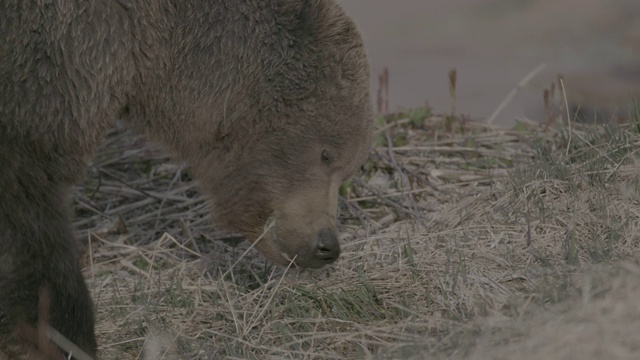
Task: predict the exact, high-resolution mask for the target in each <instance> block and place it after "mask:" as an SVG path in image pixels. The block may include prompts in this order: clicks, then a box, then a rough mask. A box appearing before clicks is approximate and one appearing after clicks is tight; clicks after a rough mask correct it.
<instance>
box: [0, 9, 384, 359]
mask: <svg viewBox="0 0 640 360" xmlns="http://www.w3.org/2000/svg"><path fill="white" fill-rule="evenodd" d="M0 34H1V39H0V333H1V334H4V335H7V334H10V333H11V332H12V331H13V330H12V329H14V328H15V326H16V324H18V323H21V322H26V323H28V324H32V325H33V324H36V322H37V318H38V316H37V308H38V292H39V291H40V289H42V288H44V289H46V291H47V293H48V297H49V303H50V307H49V309H50V316H49V321H50V324H51V326H52V327H53V328H54V329H56V330H57V331H59V332H60V333H62V335H64V336H65V337H67V338H68V339H69V340H71V341H72V342H73V343H75V344H76V345H78V346H79V347H80V348H81V349H83V350H84V351H86V352H87V353H88V354H90V355H91V356H95V355H96V347H97V346H96V340H95V335H94V314H93V305H92V301H91V299H90V295H89V292H88V289H87V286H86V284H85V282H84V279H83V276H82V273H81V267H80V265H79V256H80V254H81V246H80V244H79V242H77V240H76V239H74V232H73V228H72V225H71V222H70V212H69V207H68V206H67V203H68V200H69V199H68V195H69V188H70V185H72V184H73V183H75V182H77V181H79V179H80V178H81V174H82V173H83V167H84V166H85V164H86V162H87V161H88V159H89V158H90V156H91V155H92V152H93V151H94V150H95V149H96V146H97V145H99V144H100V141H101V140H102V139H103V137H104V136H105V133H106V131H107V130H108V129H109V128H110V127H111V126H112V124H113V123H114V121H115V120H117V119H118V118H121V119H123V120H124V121H125V122H126V123H128V124H129V125H130V126H131V127H133V128H134V129H137V131H141V132H144V133H145V134H148V136H149V138H151V139H152V140H155V141H158V142H160V143H162V144H164V145H165V146H166V147H167V148H168V149H170V150H172V151H173V152H174V153H175V155H176V157H177V158H179V159H182V160H185V161H187V162H188V163H189V164H190V166H191V169H192V172H193V174H194V177H196V178H197V179H199V181H200V183H201V185H202V188H203V191H205V192H206V193H208V194H209V195H210V198H211V201H212V203H213V208H214V212H213V217H214V220H215V223H216V224H218V225H219V226H221V227H222V228H225V229H227V230H229V231H233V232H239V233H242V234H244V235H245V236H246V237H247V239H249V240H250V241H254V242H255V241H256V239H258V238H259V237H260V235H261V234H262V233H263V232H265V234H266V235H265V236H264V237H262V238H260V240H259V241H258V242H257V244H256V248H257V249H258V250H259V251H260V252H261V253H262V254H263V255H264V256H265V257H266V258H268V259H270V260H271V261H273V262H275V263H277V264H288V263H289V262H290V261H293V263H294V264H295V265H297V266H299V267H309V268H318V267H321V266H323V265H325V264H329V263H331V262H333V261H335V260H336V258H337V257H338V255H339V253H340V246H339V243H338V240H337V236H336V221H337V220H336V215H337V203H338V188H339V185H340V183H341V182H342V181H343V180H344V179H345V178H347V177H348V176H350V174H351V173H352V172H353V171H354V170H355V169H357V168H358V166H359V164H360V163H361V162H363V161H364V159H365V158H366V156H367V154H368V149H369V146H370V142H371V136H372V134H371V132H372V131H371V130H372V114H371V104H370V100H371V99H370V95H369V68H368V63H367V58H366V53H365V50H364V45H363V41H362V38H361V35H360V33H359V32H358V30H357V28H356V26H355V25H354V23H353V21H352V20H351V19H350V18H349V17H348V16H347V15H346V14H345V13H344V12H343V10H342V9H341V8H340V6H339V5H337V4H336V2H335V1H334V0H262V1H246V0H211V1H195V2H193V1H169V0H146V1H132V0H118V1H111V0H94V1H82V0H59V1H55V0H39V1H36V0H4V1H2V2H0ZM267 224H268V225H269V226H266V225H267ZM265 229H267V230H265ZM5 338H9V339H10V338H11V336H9V335H7V336H5Z"/></svg>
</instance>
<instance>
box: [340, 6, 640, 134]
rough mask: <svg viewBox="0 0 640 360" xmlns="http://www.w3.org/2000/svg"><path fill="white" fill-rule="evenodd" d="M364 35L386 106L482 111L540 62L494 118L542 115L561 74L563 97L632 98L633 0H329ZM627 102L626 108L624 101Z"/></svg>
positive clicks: (600, 105) (639, 88)
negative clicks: (453, 73)
mask: <svg viewBox="0 0 640 360" xmlns="http://www.w3.org/2000/svg"><path fill="white" fill-rule="evenodd" d="M338 1H339V2H340V3H341V4H342V6H343V7H344V8H345V10H346V11H347V12H348V13H349V15H350V16H352V17H353V19H354V20H355V21H356V22H357V24H358V26H359V27H360V30H361V32H362V33H363V36H364V38H365V43H366V46H367V48H368V53H369V57H370V58H369V60H370V63H371V71H372V91H373V95H374V96H375V94H376V91H377V88H378V75H379V74H380V73H381V72H382V71H383V69H384V68H385V67H386V68H388V71H389V98H388V101H389V105H390V106H389V110H391V111H395V110H398V109H401V108H409V107H416V106H422V105H424V104H425V102H426V103H428V104H429V105H430V106H431V107H432V108H433V110H434V111H435V112H438V113H440V112H448V111H449V110H450V108H451V96H450V95H449V78H448V75H447V74H448V72H449V70H450V69H451V68H456V69H457V90H456V99H457V106H456V107H457V112H458V114H462V115H469V116H470V117H471V118H474V119H486V118H488V117H489V116H490V115H491V114H492V113H493V112H494V111H495V110H496V108H498V106H499V105H500V103H501V102H502V101H503V100H504V99H505V97H506V96H507V94H508V93H509V92H510V91H512V89H514V88H515V87H517V85H518V83H519V82H520V81H521V80H522V79H523V78H525V77H526V76H527V75H528V74H530V73H531V72H532V71H533V70H534V69H535V68H537V67H538V66H540V65H541V64H546V67H545V68H544V69H543V70H542V71H540V72H538V73H537V74H536V75H535V76H534V77H533V78H531V80H530V81H529V82H528V83H527V85H526V86H524V87H523V88H521V89H520V90H519V91H518V92H517V94H516V95H515V97H514V98H513V99H512V100H511V101H510V102H509V103H508V105H507V106H506V108H504V110H503V111H502V112H501V113H500V115H499V116H498V117H497V118H496V119H495V123H496V124H503V125H509V124H512V123H513V122H514V120H515V119H516V118H528V119H530V120H534V121H543V117H544V113H545V107H544V102H543V92H544V89H545V88H549V87H550V84H551V83H552V82H557V75H558V74H562V75H563V76H564V77H565V78H564V85H565V89H566V93H567V99H568V101H569V102H570V103H571V105H572V106H576V105H581V106H582V107H583V108H584V109H586V108H594V107H595V108H597V109H598V111H603V112H605V113H609V112H615V111H627V110H628V105H629V104H631V103H632V102H631V97H632V96H636V97H638V98H640V1H639V0H453V1H451V0H396V1H391V0H338ZM625 107H627V108H625Z"/></svg>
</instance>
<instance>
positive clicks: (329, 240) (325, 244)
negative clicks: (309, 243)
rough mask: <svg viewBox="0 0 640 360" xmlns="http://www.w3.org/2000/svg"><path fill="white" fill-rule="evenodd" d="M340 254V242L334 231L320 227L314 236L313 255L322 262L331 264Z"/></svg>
mask: <svg viewBox="0 0 640 360" xmlns="http://www.w3.org/2000/svg"><path fill="white" fill-rule="evenodd" d="M339 256H340V242H338V236H337V235H336V233H335V231H333V230H330V229H322V230H320V232H318V235H317V236H316V252H315V257H316V259H318V260H321V261H322V262H323V263H324V264H331V263H332V262H334V261H336V260H337V259H338V257H339Z"/></svg>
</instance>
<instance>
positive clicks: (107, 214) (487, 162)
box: [75, 109, 640, 359]
mask: <svg viewBox="0 0 640 360" xmlns="http://www.w3.org/2000/svg"><path fill="white" fill-rule="evenodd" d="M378 129H379V130H378V132H377V134H376V148H375V150H374V151H372V153H371V156H370V160H369V161H368V162H367V163H366V164H365V165H364V166H363V170H362V173H361V174H359V175H358V176H357V177H355V178H354V179H353V181H351V182H349V183H347V184H344V185H343V187H342V188H341V194H342V198H341V224H342V225H341V229H340V230H341V232H342V234H343V235H342V244H343V255H342V257H341V259H340V260H339V261H338V262H337V263H335V264H334V265H332V266H330V267H328V268H325V269H321V270H315V271H311V270H297V269H286V268H279V267H273V266H272V265H270V264H269V263H267V262H266V261H265V260H264V259H263V258H262V257H261V256H260V255H259V254H258V253H257V252H256V251H255V250H253V249H249V246H248V244H247V243H246V242H242V241H241V240H242V238H241V237H239V236H237V235H234V234H226V233H223V232H219V231H216V230H215V229H214V228H213V227H212V226H211V225H210V224H209V223H208V212H209V210H210V207H209V205H208V203H207V200H206V198H204V197H202V196H201V195H199V193H198V191H197V183H196V182H194V181H193V180H192V179H191V178H190V176H189V173H188V169H187V168H186V167H185V166H184V165H180V164H173V163H171V162H170V161H169V160H168V157H167V156H166V154H165V153H164V152H162V150H161V149H159V148H157V147H154V146H151V145H149V144H147V143H145V142H144V141H143V140H142V139H141V138H140V137H137V136H135V135H133V134H131V133H129V132H127V131H126V130H124V129H116V130H114V132H113V133H112V134H111V135H110V137H109V140H108V141H107V143H106V144H105V145H104V146H103V147H102V149H101V151H100V153H99V155H98V156H97V157H96V158H95V160H94V161H93V164H92V165H91V168H90V170H89V173H88V178H87V180H86V181H85V183H84V184H83V185H82V186H79V187H77V188H76V194H75V195H76V196H75V207H76V214H77V216H78V218H77V223H76V225H77V228H78V230H79V234H80V236H81V239H83V240H84V241H85V243H86V244H87V249H88V250H89V255H88V256H87V259H86V269H85V273H86V278H87V281H88V283H89V286H90V290H91V291H92V294H93V298H94V299H95V301H96V303H97V311H98V328H97V331H98V336H99V339H98V340H99V343H100V351H101V358H105V359H138V358H147V359H160V358H171V359H177V358H183V359H218V358H225V359H355V358H380V359H386V358H394V359H405V358H406V359H409V358H416V359H417V358H425V357H429V358H494V357H495V358H499V356H503V358H508V357H509V355H510V354H513V352H517V351H522V352H523V354H531V357H530V358H540V357H541V356H542V355H544V356H547V357H549V358H554V357H557V358H567V359H568V358H570V357H561V356H560V355H561V354H563V353H561V352H560V350H562V351H564V352H565V353H568V354H570V353H572V351H573V350H572V349H574V348H575V349H576V351H578V348H580V349H586V348H585V347H583V344H582V343H583V342H584V341H589V340H588V338H589V337H591V336H596V334H598V331H596V330H593V331H588V330H589V329H590V328H589V326H588V324H589V323H588V321H590V320H589V319H592V318H593V321H600V320H598V319H601V318H602V319H605V318H606V319H610V320H611V321H608V322H607V321H606V320H602V321H601V323H602V324H604V325H602V326H604V328H602V327H601V328H599V329H603V330H601V332H602V331H604V332H607V331H609V330H608V328H607V327H611V330H610V331H611V333H610V334H609V335H608V336H612V335H611V334H614V333H615V334H617V333H618V332H627V331H631V330H633V327H638V326H639V325H638V324H635V323H632V322H633V319H634V316H636V317H637V315H633V314H635V313H634V311H636V312H637V310H638V309H637V307H635V308H634V307H633V306H634V305H633V304H634V303H633V301H632V300H633V298H634V297H635V295H634V294H635V293H634V291H636V292H637V289H638V288H640V287H638V286H637V284H636V283H634V282H633V276H627V277H624V278H621V279H620V280H615V281H618V283H619V284H621V285H619V286H618V285H615V284H614V283H613V282H612V283H611V284H614V285H611V284H609V283H608V282H607V281H604V280H603V281H600V282H598V284H600V285H598V286H595V287H594V286H593V285H589V286H592V287H591V288H589V289H587V290H585V286H587V285H585V284H587V283H586V282H584V281H582V280H579V277H576V276H578V275H579V274H583V273H584V272H585V269H589V271H591V272H593V271H595V270H593V268H594V267H595V268H598V267H604V268H607V267H611V266H614V265H610V264H616V263H618V262H620V261H627V263H626V264H630V262H629V261H634V259H636V258H638V256H637V255H638V250H639V249H640V247H639V245H640V235H639V232H638V224H639V223H638V218H639V217H640V195H639V192H638V186H639V185H638V184H640V182H639V181H638V180H639V176H640V172H639V171H638V160H639V157H638V156H637V154H636V149H638V148H639V145H640V144H639V142H640V136H638V131H637V129H636V128H635V127H634V126H630V125H626V126H616V127H610V128H609V127H602V126H600V127H586V126H580V127H577V126H576V125H573V128H572V129H571V131H568V130H567V127H566V126H562V125H558V126H554V127H550V128H544V127H543V126H538V125H534V124H528V123H520V124H518V125H517V126H516V127H514V128H513V129H506V128H499V127H492V126H488V125H485V124H483V123H480V122H475V121H471V120H464V119H462V120H461V119H453V118H450V117H439V116H433V115H431V114H430V113H429V111H428V110H426V109H417V110H413V111H411V112H407V113H403V114H394V115H389V116H386V117H384V118H380V119H379V121H378ZM629 266H630V265H629ZM636 266H637V265H636ZM609 273H611V274H613V273H615V272H609ZM609 273H608V274H609ZM594 274H596V275H594V276H601V275H597V274H599V273H598V272H594ZM616 274H617V273H616ZM602 276H604V275H602ZM604 278H605V279H609V277H604ZM612 281H613V280H612ZM616 284H617V283H616ZM634 284H635V285H634ZM577 289H578V290H577ZM576 291H578V292H580V291H581V292H582V293H584V294H587V295H586V296H587V301H586V302H585V300H584V299H583V298H581V297H580V296H577V295H575V294H576ZM616 291H617V292H616ZM609 292H611V294H609ZM624 296H627V297H626V299H627V300H619V299H620V298H621V297H624ZM576 299H578V300H579V301H578V300H576ZM580 299H582V300H580ZM603 299H604V300H603ZM599 301H600V302H599ZM602 301H604V302H606V304H609V305H610V306H611V307H612V308H611V309H614V308H615V309H619V306H628V308H624V309H622V310H620V311H618V312H615V311H616V310H614V311H613V312H614V314H613V315H611V317H608V316H607V315H602V314H599V313H598V311H599V310H598V309H600V308H601V307H602V306H606V305H602V304H604V303H602ZM566 304H571V306H567V305H566ZM573 304H581V306H583V307H581V308H576V307H575V306H573ZM585 304H586V305H585ZM589 304H592V305H593V307H591V308H589V307H585V306H587V305H589ZM619 304H626V305H619ZM563 306H564V307H563ZM598 306H600V307H598ZM617 306H618V307H617ZM624 311H628V312H624ZM597 313H598V314H599V315H598V314H597ZM536 314H537V315H536ZM540 314H542V315H540ZM563 319H564V320H563ZM625 319H626V321H627V322H626V323H625V324H626V325H625V324H622V323H624V320H625ZM620 322H622V323H620ZM619 323H620V324H619ZM554 324H555V325H554ZM618 325H619V326H618ZM575 329H581V330H580V331H581V332H580V334H579V335H576V336H573V337H571V336H568V334H567V333H566V332H567V331H569V330H571V331H574V330H575ZM601 332H600V333H601ZM637 333H638V332H637V331H636V332H633V333H629V334H627V338H628V339H629V340H630V341H631V340H633V341H635V339H634V338H633V337H634V335H635V334H637ZM563 334H565V335H567V336H565V337H563V336H560V335H563ZM560 340H562V341H564V342H563V345H559V343H557V341H560ZM554 341H555V345H553V344H554ZM633 341H631V343H633ZM635 343H637V341H635ZM590 344H591V345H592V347H593V348H595V344H596V343H595V342H592V343H590ZM597 344H599V346H602V347H605V348H607V349H609V350H610V352H608V353H607V352H605V353H603V354H614V352H611V351H618V350H615V349H620V346H621V345H620V343H619V342H605V341H601V342H599V343H597ZM610 344H611V346H610V347H608V346H609V345H610ZM545 346H546V348H545ZM553 346H557V347H559V348H554V347H553ZM614 347H615V349H614ZM540 349H542V350H540ZM623 350H624V351H628V352H629V353H631V354H635V355H636V356H638V354H640V350H637V349H636V348H632V347H630V348H624V349H623ZM527 351H528V352H527ZM536 351H537V352H536ZM620 351H622V350H620ZM615 354H617V353H615ZM625 354H626V353H625ZM480 355H483V356H484V355H486V357H483V356H480ZM556 355H557V356H556ZM479 356H480V357H479ZM524 358H526V357H524ZM593 358H594V359H595V358H596V357H593Z"/></svg>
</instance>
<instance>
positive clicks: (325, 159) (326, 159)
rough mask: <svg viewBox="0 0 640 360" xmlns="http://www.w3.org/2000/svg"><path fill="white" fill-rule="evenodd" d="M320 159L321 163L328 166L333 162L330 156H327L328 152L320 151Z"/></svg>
mask: <svg viewBox="0 0 640 360" xmlns="http://www.w3.org/2000/svg"><path fill="white" fill-rule="evenodd" d="M320 159H322V162H323V163H325V164H327V165H330V164H331V162H333V157H332V156H331V154H329V152H328V151H327V150H322V154H321V155H320Z"/></svg>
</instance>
